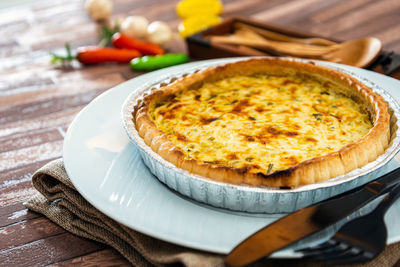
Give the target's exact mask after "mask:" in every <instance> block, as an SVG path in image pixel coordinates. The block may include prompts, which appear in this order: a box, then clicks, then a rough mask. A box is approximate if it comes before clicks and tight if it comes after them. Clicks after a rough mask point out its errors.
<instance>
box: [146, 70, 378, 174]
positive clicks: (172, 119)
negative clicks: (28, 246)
mask: <svg viewBox="0 0 400 267" xmlns="http://www.w3.org/2000/svg"><path fill="white" fill-rule="evenodd" d="M336 86H337V85H334V84H333V83H330V82H327V81H320V80H316V79H314V78H311V77H306V76H304V77H298V76H267V75H252V76H234V77H229V78H225V79H223V80H220V81H217V82H213V83H205V84H203V85H202V86H201V87H200V88H198V89H190V88H188V89H185V90H181V91H179V92H178V93H176V94H175V95H173V96H170V97H169V98H167V99H164V100H163V101H162V102H160V103H155V105H154V106H153V107H152V108H150V109H149V115H150V118H151V119H152V120H153V122H154V123H155V125H156V126H157V128H158V129H159V130H161V131H162V132H163V133H164V134H165V135H166V136H167V138H168V139H169V140H170V141H171V142H172V143H173V144H174V145H175V146H176V147H178V148H179V149H180V150H181V151H182V152H183V153H184V154H185V157H186V158H187V159H195V160H196V161H198V162H199V163H208V164H211V165H215V166H230V167H234V168H246V169H247V170H248V171H249V172H250V173H259V172H262V173H265V174H268V173H271V172H273V171H277V170H283V169H287V168H289V167H291V166H294V165H297V164H298V163H300V162H302V161H304V160H307V159H311V158H314V157H317V156H322V155H324V154H327V153H329V152H333V151H337V150H339V149H340V148H342V147H343V146H345V145H347V144H350V143H352V142H354V141H356V140H358V139H360V138H361V137H363V136H365V135H366V134H367V133H368V132H369V130H370V129H371V128H372V127H373V124H372V122H371V118H370V115H369V113H368V112H367V111H366V110H365V109H364V108H363V106H362V105H361V104H358V103H356V102H355V101H354V100H352V99H351V98H350V97H348V96H346V95H344V94H342V93H340V92H341V90H340V88H339V90H337V89H338V88H335V87H336Z"/></svg>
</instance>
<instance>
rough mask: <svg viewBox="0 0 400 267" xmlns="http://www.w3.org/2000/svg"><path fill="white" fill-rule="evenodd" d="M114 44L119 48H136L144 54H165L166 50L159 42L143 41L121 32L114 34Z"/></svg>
mask: <svg viewBox="0 0 400 267" xmlns="http://www.w3.org/2000/svg"><path fill="white" fill-rule="evenodd" d="M112 44H113V46H114V47H117V48H126V49H135V50H137V51H139V52H140V53H142V54H144V55H162V54H164V50H163V49H162V48H161V47H160V46H159V45H157V44H154V43H147V42H143V41H140V40H138V39H135V38H133V37H130V36H127V35H125V34H121V33H116V34H114V35H113V37H112Z"/></svg>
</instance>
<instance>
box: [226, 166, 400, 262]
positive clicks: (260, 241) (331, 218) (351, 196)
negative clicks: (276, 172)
mask: <svg viewBox="0 0 400 267" xmlns="http://www.w3.org/2000/svg"><path fill="white" fill-rule="evenodd" d="M399 181H400V168H397V169H395V170H393V171H392V172H390V173H387V174H385V175H383V176H381V177H380V178H378V179H376V180H375V181H372V182H370V183H368V184H366V185H364V186H362V187H360V188H357V189H353V190H351V191H350V192H347V193H343V194H341V195H339V196H337V197H334V198H331V199H329V200H326V201H323V202H321V203H317V204H315V205H312V206H309V207H306V208H303V209H300V210H298V211H296V212H294V213H291V214H289V215H287V216H285V217H283V218H281V219H279V220H277V221H275V222H274V223H272V224H270V225H268V226H266V227H264V228H263V229H261V230H259V231H258V232H256V233H254V234H253V235H251V236H250V237H248V238H246V239H245V240H244V241H242V242H241V243H240V244H238V245H237V246H236V247H235V248H234V249H233V250H232V251H231V252H230V253H229V255H228V256H227V257H226V258H225V263H226V264H228V265H231V266H243V265H246V264H248V263H250V262H253V261H255V260H257V259H260V258H262V257H264V256H268V255H270V254H271V253H273V252H275V251H278V250H280V249H283V248H286V247H287V246H289V245H290V244H292V243H294V242H296V241H298V240H300V239H303V238H305V237H308V236H310V235H312V234H315V233H318V232H320V231H322V230H324V229H325V228H327V227H329V226H332V225H334V224H335V223H337V222H338V221H340V220H342V219H344V218H345V217H347V216H349V215H351V214H352V213H354V212H355V211H357V210H359V209H360V208H362V207H363V206H364V205H366V204H367V203H369V202H370V201H372V200H374V199H376V198H377V197H378V196H380V195H382V194H383V193H386V192H387V190H388V189H390V188H391V187H392V186H393V185H395V184H396V183H397V182H399Z"/></svg>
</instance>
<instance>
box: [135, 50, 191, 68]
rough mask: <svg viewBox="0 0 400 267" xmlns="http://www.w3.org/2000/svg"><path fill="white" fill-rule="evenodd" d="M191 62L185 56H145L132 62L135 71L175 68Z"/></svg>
mask: <svg viewBox="0 0 400 267" xmlns="http://www.w3.org/2000/svg"><path fill="white" fill-rule="evenodd" d="M188 61H189V57H188V56H187V55H185V54H165V55H158V56H144V57H139V58H135V59H132V60H131V69H132V70H134V71H150V70H157V69H162V68H165V67H169V66H174V65H178V64H182V63H186V62H188Z"/></svg>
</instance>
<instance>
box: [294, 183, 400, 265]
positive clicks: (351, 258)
mask: <svg viewBox="0 0 400 267" xmlns="http://www.w3.org/2000/svg"><path fill="white" fill-rule="evenodd" d="M399 197H400V184H397V185H396V186H394V187H393V188H392V189H391V190H390V191H389V194H388V195H387V196H386V197H385V198H384V199H383V200H382V201H381V202H380V203H379V205H378V206H377V207H376V208H375V209H374V210H373V211H372V212H371V213H369V214H367V215H365V216H362V217H360V218H357V219H355V220H352V221H350V222H348V223H346V224H345V225H344V226H342V227H341V228H340V229H339V231H338V232H337V233H336V234H335V235H334V236H333V237H331V239H329V240H328V241H326V242H324V243H322V244H320V245H317V246H314V247H311V248H307V249H302V250H298V252H302V253H303V255H304V258H307V259H312V260H317V261H324V262H325V263H327V264H347V263H360V262H366V261H370V260H372V259H374V258H375V257H376V256H378V254H379V253H381V252H382V251H383V249H384V248H385V246H386V239H387V229H386V225H385V222H384V216H385V214H386V211H387V210H388V208H389V207H390V206H391V205H392V204H393V203H394V202H395V201H396V200H397V199H398V198H399Z"/></svg>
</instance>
